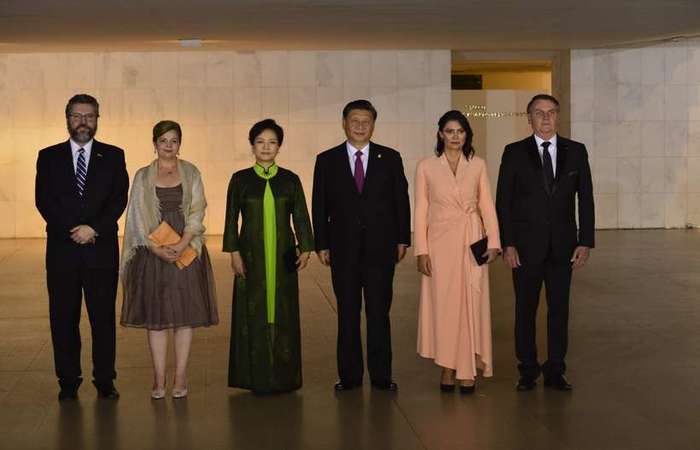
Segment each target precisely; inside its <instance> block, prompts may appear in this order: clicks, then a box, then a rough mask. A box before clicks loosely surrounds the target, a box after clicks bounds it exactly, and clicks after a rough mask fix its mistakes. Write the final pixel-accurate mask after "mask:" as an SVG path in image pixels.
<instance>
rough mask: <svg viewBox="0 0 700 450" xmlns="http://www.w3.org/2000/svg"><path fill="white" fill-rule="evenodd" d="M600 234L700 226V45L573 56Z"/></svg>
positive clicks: (576, 120) (577, 114) (575, 110)
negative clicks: (607, 230) (604, 230)
mask: <svg viewBox="0 0 700 450" xmlns="http://www.w3.org/2000/svg"><path fill="white" fill-rule="evenodd" d="M571 132H572V136H573V138H574V139H577V140H580V141H583V142H584V143H585V144H586V145H587V147H588V151H589V154H590V158H591V165H592V169H593V178H594V189H595V192H596V194H595V195H596V222H597V225H598V227H600V228H681V227H686V226H689V225H690V226H700V40H688V41H683V42H678V43H669V44H664V45H656V46H650V47H644V48H626V49H602V50H572V51H571Z"/></svg>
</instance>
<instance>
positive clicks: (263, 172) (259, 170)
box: [253, 163, 279, 180]
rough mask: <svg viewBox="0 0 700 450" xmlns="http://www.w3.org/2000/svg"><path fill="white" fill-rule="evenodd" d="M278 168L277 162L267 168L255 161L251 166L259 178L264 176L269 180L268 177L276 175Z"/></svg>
mask: <svg viewBox="0 0 700 450" xmlns="http://www.w3.org/2000/svg"><path fill="white" fill-rule="evenodd" d="M278 169H279V168H278V167H277V164H274V163H273V164H272V165H271V166H270V167H268V168H267V169H266V168H264V167H263V166H261V165H260V164H258V163H255V165H254V166H253V170H255V173H256V174H258V176H259V177H260V178H264V179H266V180H269V179H270V178H272V177H274V176H275V175H277V170H278Z"/></svg>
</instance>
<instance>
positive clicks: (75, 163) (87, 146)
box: [70, 139, 94, 173]
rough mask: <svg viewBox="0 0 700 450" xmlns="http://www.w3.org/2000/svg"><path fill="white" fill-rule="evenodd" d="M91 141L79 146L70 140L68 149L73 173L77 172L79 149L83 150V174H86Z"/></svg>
mask: <svg viewBox="0 0 700 450" xmlns="http://www.w3.org/2000/svg"><path fill="white" fill-rule="evenodd" d="M93 141H94V140H93V139H90V141H89V142H88V143H86V144H85V145H80V144H78V143H77V142H75V141H74V140H73V139H71V140H70V149H71V151H72V152H73V172H77V171H78V150H80V149H81V148H82V149H83V150H85V152H83V157H84V158H85V172H86V173H87V168H88V165H89V164H90V152H91V151H92V143H93Z"/></svg>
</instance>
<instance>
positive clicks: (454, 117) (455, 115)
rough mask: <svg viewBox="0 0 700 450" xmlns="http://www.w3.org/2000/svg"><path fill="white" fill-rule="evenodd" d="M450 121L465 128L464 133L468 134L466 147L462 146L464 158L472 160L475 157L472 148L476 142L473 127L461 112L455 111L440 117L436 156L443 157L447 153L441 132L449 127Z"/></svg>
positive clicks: (465, 142)
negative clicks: (474, 141)
mask: <svg viewBox="0 0 700 450" xmlns="http://www.w3.org/2000/svg"><path fill="white" fill-rule="evenodd" d="M450 121H455V122H459V124H460V125H461V126H462V128H464V131H465V132H466V133H467V139H466V140H465V141H464V145H463V146H462V153H464V156H465V157H466V158H467V159H471V157H472V156H474V147H473V146H472V141H473V140H474V132H473V131H472V127H471V126H470V125H469V121H468V120H467V118H466V117H464V114H462V112H461V111H457V110H454V109H453V110H452V111H447V112H446V113H445V114H443V115H442V117H440V120H438V132H437V143H436V144H435V154H436V155H438V156H441V155H442V154H443V153H444V152H445V142H444V141H443V140H442V138H441V137H440V131H442V130H443V129H444V128H445V125H447V122H450Z"/></svg>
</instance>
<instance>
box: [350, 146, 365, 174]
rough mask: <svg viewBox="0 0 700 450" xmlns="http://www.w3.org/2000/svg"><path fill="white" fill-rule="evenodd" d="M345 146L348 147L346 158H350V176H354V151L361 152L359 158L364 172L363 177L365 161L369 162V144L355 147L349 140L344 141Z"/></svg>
mask: <svg viewBox="0 0 700 450" xmlns="http://www.w3.org/2000/svg"><path fill="white" fill-rule="evenodd" d="M345 148H347V149H348V159H349V160H350V171H351V172H352V176H355V153H357V152H358V150H359V151H360V152H362V155H360V159H361V160H362V169H363V170H364V172H365V177H366V176H367V163H368V162H369V144H367V145H365V146H364V147H362V148H355V147H353V145H352V144H351V143H350V142H345Z"/></svg>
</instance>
